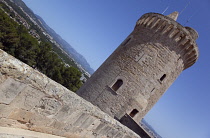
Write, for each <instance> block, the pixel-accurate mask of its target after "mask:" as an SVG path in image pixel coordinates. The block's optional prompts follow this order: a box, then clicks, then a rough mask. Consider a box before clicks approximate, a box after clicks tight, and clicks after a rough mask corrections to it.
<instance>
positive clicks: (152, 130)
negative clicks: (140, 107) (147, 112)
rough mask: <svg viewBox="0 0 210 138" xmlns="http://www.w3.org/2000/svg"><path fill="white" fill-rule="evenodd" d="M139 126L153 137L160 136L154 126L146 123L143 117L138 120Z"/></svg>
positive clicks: (158, 137)
mask: <svg viewBox="0 0 210 138" xmlns="http://www.w3.org/2000/svg"><path fill="white" fill-rule="evenodd" d="M140 124H141V126H142V127H143V128H144V130H146V131H147V132H148V133H150V134H151V135H152V136H154V138H162V137H161V136H160V135H159V134H158V133H157V132H156V131H155V130H154V128H153V127H152V126H151V125H150V124H148V123H147V121H146V120H145V119H142V120H141V122H140Z"/></svg>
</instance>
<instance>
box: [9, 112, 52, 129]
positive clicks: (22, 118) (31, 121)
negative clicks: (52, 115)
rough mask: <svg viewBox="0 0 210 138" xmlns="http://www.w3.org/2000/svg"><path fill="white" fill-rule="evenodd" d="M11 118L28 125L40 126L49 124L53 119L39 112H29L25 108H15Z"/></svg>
mask: <svg viewBox="0 0 210 138" xmlns="http://www.w3.org/2000/svg"><path fill="white" fill-rule="evenodd" d="M8 118H9V119H13V120H17V121H18V122H21V123H22V124H27V125H29V126H30V125H38V126H40V127H41V126H48V125H49V124H50V123H51V122H52V120H51V119H49V118H47V117H44V116H41V115H39V114H35V113H33V112H29V111H26V110H23V109H15V110H14V111H13V112H12V113H11V114H10V115H9V117H8Z"/></svg>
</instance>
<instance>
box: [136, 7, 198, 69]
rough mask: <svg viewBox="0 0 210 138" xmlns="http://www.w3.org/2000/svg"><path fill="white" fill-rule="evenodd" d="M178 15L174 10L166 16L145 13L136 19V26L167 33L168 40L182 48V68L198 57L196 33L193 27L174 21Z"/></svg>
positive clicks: (187, 66)
mask: <svg viewBox="0 0 210 138" xmlns="http://www.w3.org/2000/svg"><path fill="white" fill-rule="evenodd" d="M178 15H179V13H178V12H176V11H175V12H173V13H171V14H169V15H167V16H164V15H162V14H159V13H146V14H144V15H143V16H142V17H141V18H140V19H139V20H138V21H137V24H136V27H139V26H140V27H143V28H149V30H151V31H153V32H154V33H156V34H158V35H165V36H166V35H167V36H168V40H173V41H174V42H175V43H176V47H177V48H181V49H182V50H181V51H182V53H180V58H182V59H183V61H184V69H187V68H189V67H190V66H192V65H193V64H194V63H195V62H196V61H197V59H198V55H199V51H198V47H197V44H196V39H197V38H198V33H197V31H196V30H194V29H193V28H191V27H185V26H182V25H181V24H179V23H178V22H176V20H177V18H178ZM137 30H139V29H137Z"/></svg>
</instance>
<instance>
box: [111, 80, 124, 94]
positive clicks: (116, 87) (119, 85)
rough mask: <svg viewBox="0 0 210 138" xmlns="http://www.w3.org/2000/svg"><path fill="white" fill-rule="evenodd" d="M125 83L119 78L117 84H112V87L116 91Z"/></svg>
mask: <svg viewBox="0 0 210 138" xmlns="http://www.w3.org/2000/svg"><path fill="white" fill-rule="evenodd" d="M122 84H123V81H122V80H121V79H118V80H117V81H116V82H115V84H114V85H113V86H112V89H113V90H114V91H117V90H118V89H119V88H120V87H121V86H122Z"/></svg>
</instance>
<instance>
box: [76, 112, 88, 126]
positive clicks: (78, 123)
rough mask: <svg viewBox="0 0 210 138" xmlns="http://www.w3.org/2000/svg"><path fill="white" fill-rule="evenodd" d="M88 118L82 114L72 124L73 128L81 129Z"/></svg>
mask: <svg viewBox="0 0 210 138" xmlns="http://www.w3.org/2000/svg"><path fill="white" fill-rule="evenodd" d="M88 117H89V115H88V114H86V113H82V114H81V115H80V116H79V118H78V119H77V120H76V121H75V122H74V123H73V126H75V127H81V126H82V125H83V123H84V122H85V120H86V119H87V118H88Z"/></svg>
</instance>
